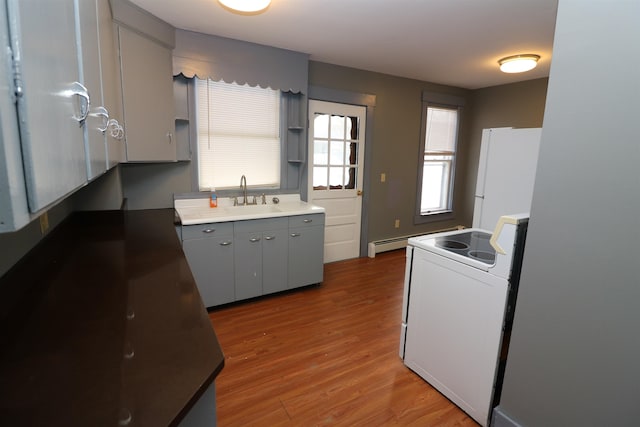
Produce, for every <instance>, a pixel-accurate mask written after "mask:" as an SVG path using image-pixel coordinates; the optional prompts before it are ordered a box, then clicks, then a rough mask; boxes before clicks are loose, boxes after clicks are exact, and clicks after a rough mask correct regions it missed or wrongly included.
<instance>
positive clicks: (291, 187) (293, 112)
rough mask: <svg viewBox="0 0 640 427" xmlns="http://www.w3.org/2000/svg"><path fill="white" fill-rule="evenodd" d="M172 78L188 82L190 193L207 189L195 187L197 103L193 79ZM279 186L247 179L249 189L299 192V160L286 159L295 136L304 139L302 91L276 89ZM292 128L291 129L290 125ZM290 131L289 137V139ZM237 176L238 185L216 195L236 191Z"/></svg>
mask: <svg viewBox="0 0 640 427" xmlns="http://www.w3.org/2000/svg"><path fill="white" fill-rule="evenodd" d="M174 79H182V80H184V81H186V83H187V85H188V105H189V107H188V109H189V122H190V124H189V151H190V155H189V157H190V159H189V160H190V162H189V163H190V169H191V172H190V175H191V191H192V194H194V195H198V194H203V193H208V192H207V191H204V192H203V191H201V190H200V189H199V188H200V187H199V172H198V162H199V159H198V138H197V132H198V129H197V115H198V105H197V103H196V91H197V89H196V80H195V77H191V78H187V77H184V76H183V75H178V76H174ZM280 97H281V99H280V187H279V188H274V187H260V186H253V185H251V182H249V183H248V184H249V188H250V189H251V191H252V192H259V193H265V194H267V195H268V194H294V193H298V192H300V188H301V186H302V183H301V178H300V171H299V169H300V164H301V162H295V161H293V162H292V161H291V160H290V159H289V151H290V150H291V146H292V145H293V146H294V148H296V149H295V150H294V151H296V152H297V151H298V148H297V144H298V143H299V141H298V139H303V140H304V141H305V142H306V135H307V129H306V123H305V127H304V128H302V129H299V123H298V121H299V117H301V116H303V115H304V116H306V106H307V95H306V94H305V93H303V92H291V91H284V90H280ZM292 128H294V129H296V130H295V131H293V132H292V131H291V130H290V129H292ZM292 135H293V137H294V138H293V139H292ZM303 154H304V152H303ZM239 189H240V177H238V189H237V190H236V189H216V193H217V194H218V196H222V197H232V196H236V195H238V194H239Z"/></svg>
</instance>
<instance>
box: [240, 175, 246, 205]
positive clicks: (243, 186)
mask: <svg viewBox="0 0 640 427" xmlns="http://www.w3.org/2000/svg"><path fill="white" fill-rule="evenodd" d="M240 189H241V190H242V196H243V199H242V204H243V205H245V206H246V205H247V177H246V176H244V175H242V177H241V178H240Z"/></svg>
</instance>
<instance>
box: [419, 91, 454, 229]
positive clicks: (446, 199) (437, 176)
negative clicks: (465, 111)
mask: <svg viewBox="0 0 640 427" xmlns="http://www.w3.org/2000/svg"><path fill="white" fill-rule="evenodd" d="M463 105H464V100H462V99H460V98H458V97H454V96H447V95H441V94H430V93H427V92H425V93H423V99H422V130H421V138H420V166H419V174H418V176H419V179H418V198H417V214H416V222H427V221H429V220H433V219H438V220H439V219H445V217H447V218H448V217H449V216H451V214H452V212H453V190H454V188H453V182H454V176H455V165H456V156H457V147H458V130H459V128H460V115H461V114H460V113H461V110H462V106H463ZM447 214H449V215H448V216H447Z"/></svg>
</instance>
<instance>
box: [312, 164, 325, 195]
mask: <svg viewBox="0 0 640 427" xmlns="http://www.w3.org/2000/svg"><path fill="white" fill-rule="evenodd" d="M328 172H329V171H328V168H326V167H319V166H316V167H314V168H313V188H314V190H326V189H327V186H328V184H329V181H328Z"/></svg>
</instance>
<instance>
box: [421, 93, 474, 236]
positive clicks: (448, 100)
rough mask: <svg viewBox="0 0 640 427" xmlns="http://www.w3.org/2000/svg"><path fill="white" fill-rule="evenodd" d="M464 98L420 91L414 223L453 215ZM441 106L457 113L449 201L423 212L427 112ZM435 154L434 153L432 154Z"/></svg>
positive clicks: (445, 218) (433, 220)
mask: <svg viewBox="0 0 640 427" xmlns="http://www.w3.org/2000/svg"><path fill="white" fill-rule="evenodd" d="M464 104H465V99H464V98H462V97H459V96H455V95H449V94H442V93H434V92H428V91H423V93H422V106H421V108H422V113H421V114H422V119H421V122H420V144H419V147H420V148H419V152H418V179H417V183H416V198H415V201H416V206H415V213H414V223H415V224H424V223H429V222H435V221H444V220H449V219H453V218H454V217H455V203H454V202H455V194H456V192H455V177H456V172H457V159H458V156H459V153H460V129H461V128H462V121H463V109H464ZM430 107H431V108H443V109H448V110H456V111H457V113H458V117H457V123H456V135H455V142H454V151H453V154H452V156H453V159H452V160H451V163H450V168H451V173H450V177H449V183H448V187H449V191H448V192H449V196H448V198H449V203H448V207H447V208H446V209H443V210H438V211H434V212H428V213H423V212H422V209H421V205H422V181H423V177H424V164H425V156H426V155H427V154H426V152H425V148H426V142H427V141H426V136H427V112H428V109H429V108H430ZM434 155H436V154H434Z"/></svg>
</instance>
